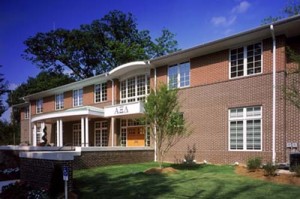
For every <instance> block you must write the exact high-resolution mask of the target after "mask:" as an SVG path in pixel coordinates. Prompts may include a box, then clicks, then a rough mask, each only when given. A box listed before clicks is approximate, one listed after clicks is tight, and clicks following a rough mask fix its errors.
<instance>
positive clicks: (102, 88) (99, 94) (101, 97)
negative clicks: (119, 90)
mask: <svg viewBox="0 0 300 199" xmlns="http://www.w3.org/2000/svg"><path fill="white" fill-rule="evenodd" d="M106 100H107V84H106V83H102V84H96V85H95V102H96V103H97V102H104V101H106Z"/></svg>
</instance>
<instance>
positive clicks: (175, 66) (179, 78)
mask: <svg viewBox="0 0 300 199" xmlns="http://www.w3.org/2000/svg"><path fill="white" fill-rule="evenodd" d="M185 64H188V66H189V68H188V69H189V73H188V75H187V77H188V82H189V83H188V85H184V86H181V83H182V81H181V73H180V67H181V66H183V65H185ZM173 67H174V68H175V69H176V76H177V77H176V80H177V82H176V84H177V86H176V87H174V88H186V87H189V86H190V85H191V63H190V62H189V61H187V62H181V63H179V64H174V65H170V66H169V67H168V74H167V76H168V88H169V89H174V88H170V74H169V71H170V68H173ZM184 77H185V76H184Z"/></svg>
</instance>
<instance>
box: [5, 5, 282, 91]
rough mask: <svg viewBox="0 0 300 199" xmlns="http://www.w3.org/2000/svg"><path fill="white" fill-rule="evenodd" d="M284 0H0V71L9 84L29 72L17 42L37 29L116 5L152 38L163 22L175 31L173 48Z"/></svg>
mask: <svg viewBox="0 0 300 199" xmlns="http://www.w3.org/2000/svg"><path fill="white" fill-rule="evenodd" d="M286 3H287V0H26V1H25V0H1V1H0V65H2V66H3V67H2V68H1V69H0V73H3V74H4V77H5V79H6V80H7V81H8V82H9V84H10V88H11V89H13V88H15V87H16V86H17V85H19V84H21V83H22V82H25V81H26V80H27V79H28V77H29V76H31V77H34V76H36V75H37V74H38V72H39V69H38V68H37V67H36V66H35V65H33V64H32V63H31V62H29V61H26V60H24V59H23V58H22V57H21V54H22V53H23V51H24V49H25V46H24V44H23V42H24V41H25V40H26V39H27V38H28V37H30V36H34V35H35V34H36V33H37V32H47V31H50V30H52V29H53V28H54V27H55V28H65V29H73V28H78V27H79V26H80V25H81V24H86V23H90V22H91V21H93V20H95V19H100V18H101V17H103V16H104V15H105V14H107V13H108V12H109V11H111V10H114V9H117V10H121V11H123V12H125V13H127V12H131V13H132V14H133V15H134V16H135V18H136V20H137V23H138V28H139V29H140V30H143V29H147V30H150V32H151V35H152V37H153V38H155V37H158V36H159V35H160V31H161V30H162V29H163V28H167V29H169V30H170V31H171V32H173V33H175V34H176V39H177V41H178V43H179V48H181V49H186V48H190V47H193V46H196V45H199V44H201V43H206V42H209V41H212V40H215V39H218V38H222V37H225V36H229V35H232V34H235V33H238V32H242V31H245V30H248V29H251V28H255V27H257V26H259V25H260V24H261V20H262V19H263V18H265V17H268V16H271V15H272V16H277V15H280V14H281V10H282V8H283V7H284V6H285V5H286Z"/></svg>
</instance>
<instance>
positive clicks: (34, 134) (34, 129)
mask: <svg viewBox="0 0 300 199" xmlns="http://www.w3.org/2000/svg"><path fill="white" fill-rule="evenodd" d="M32 134H33V136H32V142H33V143H32V145H33V146H36V124H34V125H33V132H32Z"/></svg>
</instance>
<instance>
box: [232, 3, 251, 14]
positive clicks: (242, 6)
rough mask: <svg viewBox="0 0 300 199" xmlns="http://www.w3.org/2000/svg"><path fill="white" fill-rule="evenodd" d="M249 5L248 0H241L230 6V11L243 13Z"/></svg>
mask: <svg viewBox="0 0 300 199" xmlns="http://www.w3.org/2000/svg"><path fill="white" fill-rule="evenodd" d="M249 7H250V3H249V2H248V1H242V2H241V3H240V4H239V5H237V6H235V7H234V8H232V10H231V12H232V13H245V12H246V11H247V10H248V9H249Z"/></svg>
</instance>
